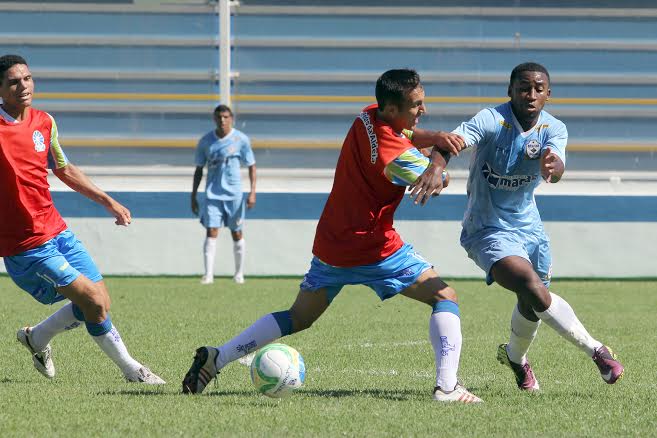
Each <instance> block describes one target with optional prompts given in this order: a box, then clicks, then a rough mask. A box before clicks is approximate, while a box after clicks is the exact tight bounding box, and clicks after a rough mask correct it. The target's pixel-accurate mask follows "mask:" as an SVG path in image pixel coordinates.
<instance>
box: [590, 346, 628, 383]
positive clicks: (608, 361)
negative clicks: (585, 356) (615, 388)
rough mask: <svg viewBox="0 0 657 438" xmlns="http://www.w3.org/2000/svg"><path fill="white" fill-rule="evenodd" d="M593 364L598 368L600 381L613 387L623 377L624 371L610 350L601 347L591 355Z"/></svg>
mask: <svg viewBox="0 0 657 438" xmlns="http://www.w3.org/2000/svg"><path fill="white" fill-rule="evenodd" d="M593 362H595V364H596V365H597V366H598V369H599V370H600V375H601V376H602V380H604V381H605V382H607V383H608V384H610V385H613V384H614V383H616V382H617V381H618V380H620V379H621V378H622V377H623V373H624V372H625V369H624V368H623V365H621V363H620V362H618V360H617V359H616V355H615V354H614V352H613V351H611V348H609V347H607V346H605V345H603V346H602V347H599V348H598V349H597V350H595V352H594V353H593Z"/></svg>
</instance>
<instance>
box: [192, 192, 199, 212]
mask: <svg viewBox="0 0 657 438" xmlns="http://www.w3.org/2000/svg"><path fill="white" fill-rule="evenodd" d="M192 213H193V214H194V216H198V201H197V200H196V195H192Z"/></svg>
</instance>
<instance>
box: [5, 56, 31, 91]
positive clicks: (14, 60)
mask: <svg viewBox="0 0 657 438" xmlns="http://www.w3.org/2000/svg"><path fill="white" fill-rule="evenodd" d="M16 64H25V65H27V61H26V60H25V58H23V57H22V56H19V55H3V56H0V84H1V83H2V81H3V79H4V78H5V72H6V71H7V70H9V69H10V68H12V67H13V66H15V65H16Z"/></svg>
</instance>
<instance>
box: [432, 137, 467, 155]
mask: <svg viewBox="0 0 657 438" xmlns="http://www.w3.org/2000/svg"><path fill="white" fill-rule="evenodd" d="M435 146H436V147H438V149H440V150H441V151H444V152H449V153H450V154H452V155H455V156H458V155H459V152H461V151H462V150H463V149H465V141H464V140H463V137H461V136H460V135H458V134H454V133H451V132H443V131H439V132H438V133H437V134H436V142H435Z"/></svg>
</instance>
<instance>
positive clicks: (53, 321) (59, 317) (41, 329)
mask: <svg viewBox="0 0 657 438" xmlns="http://www.w3.org/2000/svg"><path fill="white" fill-rule="evenodd" d="M80 324H81V321H78V319H77V318H76V317H75V315H73V303H71V302H68V303H67V304H64V305H63V306H62V307H61V308H59V309H58V310H57V311H56V312H55V313H53V314H52V315H50V316H49V317H48V318H46V319H44V320H43V321H41V322H40V323H38V324H37V325H35V326H34V327H32V342H33V344H34V345H32V346H33V347H34V349H35V350H42V349H43V348H44V347H45V346H46V345H48V342H50V340H51V339H52V338H54V337H55V335H58V334H59V333H62V332H63V331H66V330H72V329H74V328H76V327H79V326H80Z"/></svg>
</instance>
